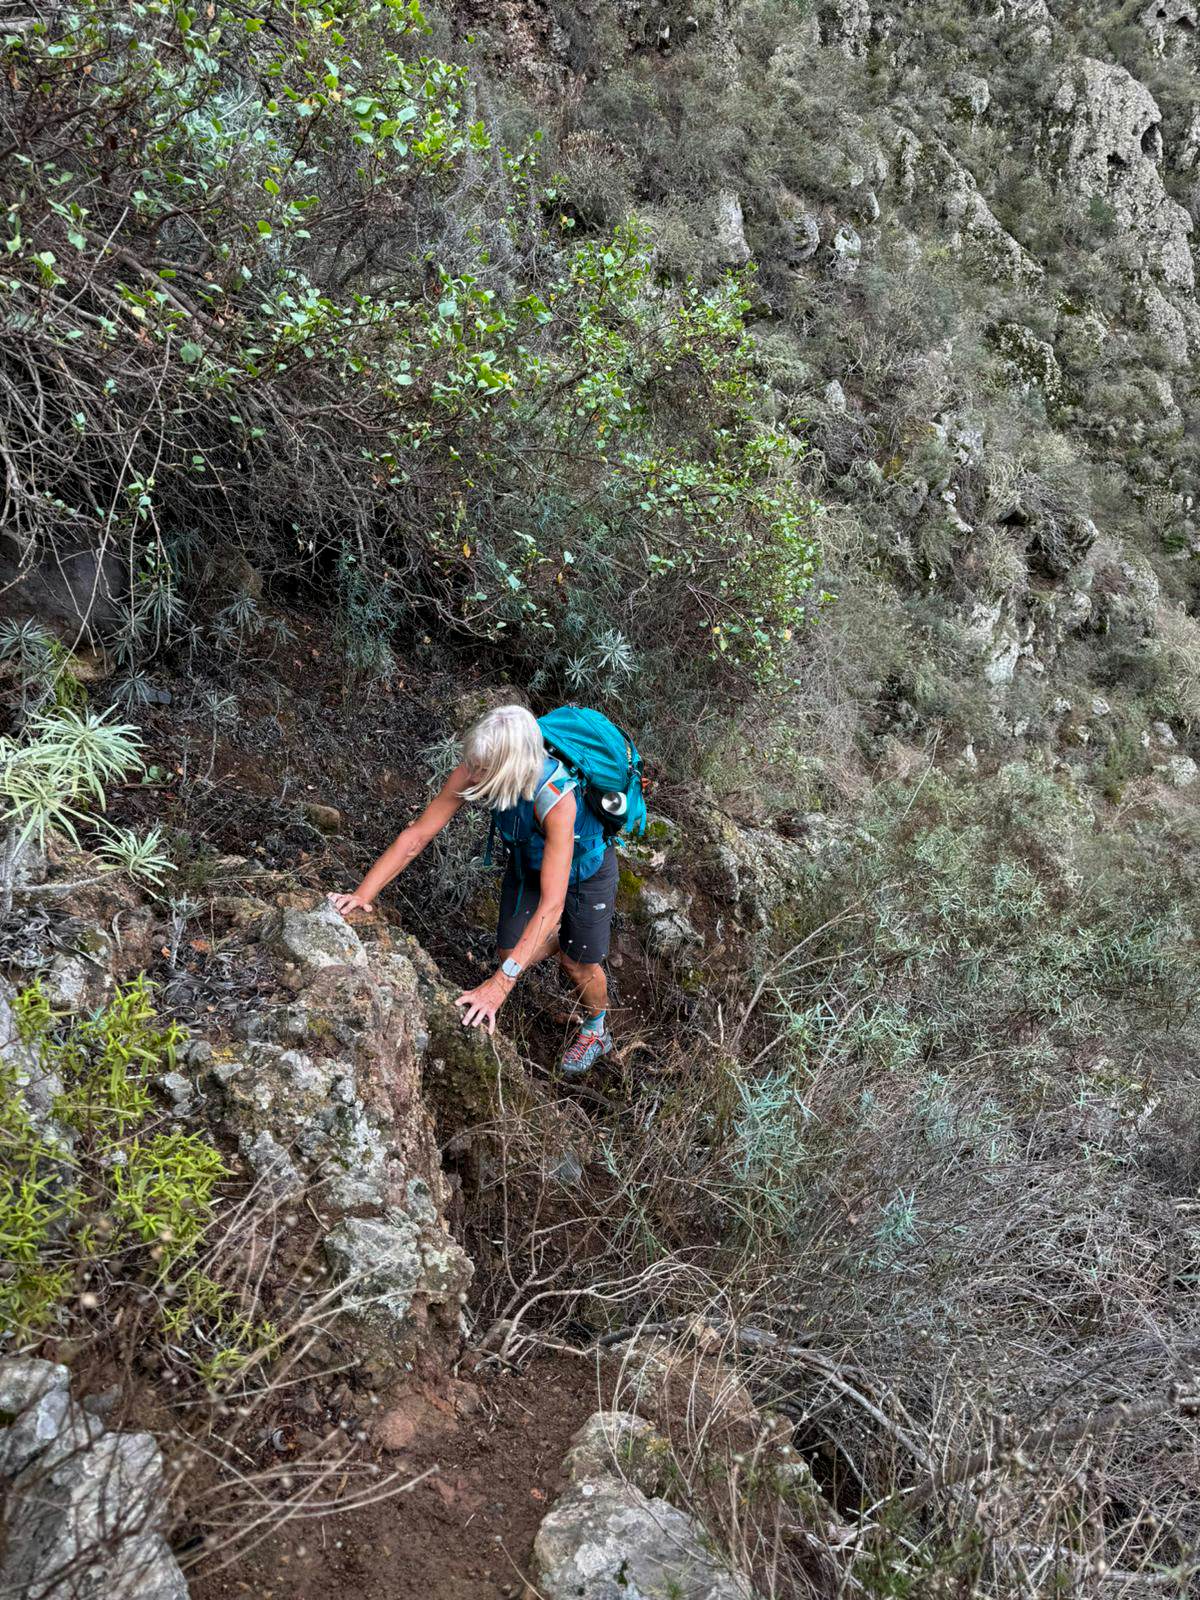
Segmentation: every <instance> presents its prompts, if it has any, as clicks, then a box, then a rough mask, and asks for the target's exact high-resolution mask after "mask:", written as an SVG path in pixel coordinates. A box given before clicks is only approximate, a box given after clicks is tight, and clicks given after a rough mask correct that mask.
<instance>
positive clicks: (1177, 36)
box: [1138, 0, 1200, 56]
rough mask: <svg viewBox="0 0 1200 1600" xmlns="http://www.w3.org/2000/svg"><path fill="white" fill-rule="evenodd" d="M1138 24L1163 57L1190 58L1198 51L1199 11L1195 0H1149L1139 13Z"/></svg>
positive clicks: (1156, 51)
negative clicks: (1191, 54)
mask: <svg viewBox="0 0 1200 1600" xmlns="http://www.w3.org/2000/svg"><path fill="white" fill-rule="evenodd" d="M1138 21H1139V22H1140V23H1141V25H1142V27H1143V28H1145V30H1146V32H1147V33H1148V34H1149V35H1150V39H1151V41H1152V42H1153V44H1154V49H1155V53H1156V54H1157V55H1160V56H1176V55H1188V54H1190V53H1191V52H1193V51H1194V50H1195V49H1196V36H1197V29H1200V8H1198V7H1197V6H1196V5H1195V4H1194V0H1150V3H1149V4H1148V5H1146V6H1144V7H1143V8H1142V10H1141V11H1139V12H1138Z"/></svg>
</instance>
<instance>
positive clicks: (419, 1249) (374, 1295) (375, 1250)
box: [325, 1214, 474, 1340]
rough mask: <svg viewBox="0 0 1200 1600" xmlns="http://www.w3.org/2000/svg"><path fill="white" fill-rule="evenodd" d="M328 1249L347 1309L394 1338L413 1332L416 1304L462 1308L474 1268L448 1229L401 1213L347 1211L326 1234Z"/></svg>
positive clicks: (367, 1323) (423, 1306)
mask: <svg viewBox="0 0 1200 1600" xmlns="http://www.w3.org/2000/svg"><path fill="white" fill-rule="evenodd" d="M325 1254H326V1256H327V1258H328V1260H329V1263H330V1266H331V1267H332V1268H333V1270H334V1272H335V1273H336V1274H337V1277H338V1279H339V1282H340V1283H341V1285H342V1290H343V1301H342V1303H343V1307H344V1309H345V1310H346V1312H347V1313H348V1314H349V1315H350V1316H352V1317H355V1318H356V1319H357V1320H359V1321H361V1322H364V1323H365V1324H366V1325H367V1326H368V1327H371V1328H374V1329H376V1330H377V1331H378V1332H380V1333H383V1334H384V1335H386V1336H387V1337H388V1338H391V1339H401V1340H402V1339H406V1338H410V1337H411V1336H412V1334H413V1332H414V1327H415V1323H414V1310H417V1311H421V1310H424V1308H425V1307H426V1306H433V1307H440V1308H442V1309H444V1310H450V1309H453V1310H454V1311H455V1312H457V1307H458V1303H459V1301H458V1297H459V1295H460V1294H463V1293H465V1291H466V1288H467V1285H468V1284H469V1283H470V1281H471V1275H472V1272H473V1270H474V1269H473V1267H472V1264H471V1261H470V1259H469V1258H468V1257H467V1256H466V1255H465V1253H464V1252H463V1250H462V1249H461V1248H460V1247H459V1246H458V1245H457V1244H456V1243H455V1242H454V1240H453V1239H451V1238H450V1236H449V1235H448V1234H444V1233H441V1232H440V1230H437V1229H433V1228H421V1227H419V1226H418V1224H417V1223H416V1222H414V1221H413V1219H412V1218H411V1217H406V1216H402V1215H399V1214H393V1215H392V1216H391V1217H389V1218H388V1219H386V1220H383V1219H380V1218H375V1217H346V1218H345V1219H344V1220H343V1221H342V1222H339V1223H338V1225H337V1227H336V1228H334V1230H333V1232H332V1233H330V1234H329V1236H328V1238H327V1239H326V1240H325ZM418 1300H419V1301H420V1302H421V1305H420V1307H417V1306H416V1302H417V1301H418Z"/></svg>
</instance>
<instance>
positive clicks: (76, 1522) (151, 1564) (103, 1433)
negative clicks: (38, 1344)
mask: <svg viewBox="0 0 1200 1600" xmlns="http://www.w3.org/2000/svg"><path fill="white" fill-rule="evenodd" d="M0 1417H4V1418H8V1419H9V1420H8V1423H7V1426H5V1427H3V1428H0V1477H2V1478H3V1480H4V1483H5V1487H6V1489H7V1493H6V1496H5V1505H4V1525H3V1526H4V1540H5V1543H4V1555H3V1557H2V1558H0V1592H3V1593H5V1594H9V1593H11V1594H14V1595H21V1596H22V1597H23V1600H85V1597H87V1600H91V1597H96V1600H99V1597H100V1596H103V1597H104V1600H187V1593H188V1590H187V1584H186V1583H185V1581H184V1577H183V1574H182V1572H181V1571H180V1570H179V1566H178V1564H177V1562H176V1561H175V1558H174V1556H173V1555H172V1554H171V1551H170V1548H169V1546H168V1545H167V1543H166V1540H165V1539H164V1538H163V1536H162V1531H161V1526H162V1519H163V1515H164V1509H165V1504H166V1485H165V1481H164V1475H163V1462H162V1456H161V1454H160V1453H159V1449H158V1446H157V1445H156V1444H155V1442H154V1440H153V1438H152V1437H151V1436H150V1434H148V1433H117V1432H112V1433H110V1432H109V1431H108V1430H107V1429H106V1428H105V1426H104V1423H103V1422H102V1421H101V1420H100V1419H99V1418H98V1417H97V1416H96V1415H95V1414H94V1413H91V1412H88V1411H87V1410H85V1409H84V1408H83V1407H80V1406H77V1405H76V1404H75V1403H74V1402H73V1401H72V1398H71V1395H70V1389H69V1376H68V1372H67V1369H66V1367H64V1366H60V1365H57V1364H55V1363H53V1362H49V1361H35V1360H28V1359H22V1358H13V1359H9V1360H7V1361H0Z"/></svg>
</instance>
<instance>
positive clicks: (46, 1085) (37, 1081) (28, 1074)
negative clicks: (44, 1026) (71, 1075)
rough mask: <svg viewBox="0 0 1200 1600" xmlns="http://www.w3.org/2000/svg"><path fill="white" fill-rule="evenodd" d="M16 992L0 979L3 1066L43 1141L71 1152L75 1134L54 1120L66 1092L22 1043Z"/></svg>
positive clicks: (0, 1048)
mask: <svg viewBox="0 0 1200 1600" xmlns="http://www.w3.org/2000/svg"><path fill="white" fill-rule="evenodd" d="M16 994H17V991H16V989H14V988H13V987H12V985H11V984H8V983H6V982H5V981H4V980H3V979H0V1062H3V1064H4V1067H5V1069H6V1070H7V1071H8V1072H10V1073H11V1074H12V1081H13V1084H14V1086H15V1087H16V1089H17V1090H18V1092H19V1093H20V1095H21V1099H22V1100H23V1101H24V1104H25V1109H26V1111H27V1112H28V1113H29V1119H30V1121H31V1122H32V1123H33V1126H34V1127H35V1128H36V1129H37V1130H38V1132H39V1133H40V1134H41V1136H42V1137H43V1139H45V1140H46V1142H47V1143H49V1144H51V1145H55V1146H57V1147H58V1148H59V1149H61V1150H64V1151H66V1150H69V1149H70V1148H71V1146H72V1145H73V1144H74V1142H75V1136H74V1134H73V1133H72V1132H71V1131H70V1130H69V1129H67V1128H64V1127H63V1126H62V1125H61V1124H59V1123H57V1122H56V1121H55V1120H54V1115H53V1112H54V1103H55V1101H56V1100H57V1099H58V1097H59V1095H61V1094H62V1092H63V1083H62V1079H61V1078H60V1077H59V1075H58V1073H56V1072H53V1071H50V1070H49V1069H47V1068H46V1067H44V1066H43V1065H42V1063H41V1061H40V1060H39V1059H38V1055H37V1052H36V1051H35V1050H32V1049H31V1048H30V1047H29V1046H28V1045H26V1044H24V1043H23V1042H22V1040H21V1036H20V1034H19V1033H18V1032H17V1019H16V1016H15V1015H14V1013H13V1008H12V1002H13V1000H14V999H15V998H16Z"/></svg>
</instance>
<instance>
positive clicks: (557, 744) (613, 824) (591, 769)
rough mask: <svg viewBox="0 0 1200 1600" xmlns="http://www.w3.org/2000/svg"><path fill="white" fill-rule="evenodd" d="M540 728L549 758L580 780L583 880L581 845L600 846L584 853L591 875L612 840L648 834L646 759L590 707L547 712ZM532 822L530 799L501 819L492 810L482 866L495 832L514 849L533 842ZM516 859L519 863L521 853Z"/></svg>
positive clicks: (488, 858) (489, 861) (577, 863)
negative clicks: (583, 813)
mask: <svg viewBox="0 0 1200 1600" xmlns="http://www.w3.org/2000/svg"><path fill="white" fill-rule="evenodd" d="M538 726H539V728H541V730H542V739H543V741H544V743H545V746H546V754H547V756H549V757H551V759H552V761H556V762H558V763H560V764H561V766H562V767H564V768H565V769H566V771H567V773H568V774H569V775H570V776H571V777H572V778H574V779H575V780H576V782H577V784H578V785H579V790H578V792H579V795H580V797H581V799H582V801H583V803H584V805H585V806H586V807H587V825H586V826H584V827H583V829H582V830H581V829H580V827H579V822H578V821H577V822H576V861H575V870H576V871H578V872H579V874H580V876H587V873H586V872H584V871H583V867H584V865H585V861H584V859H581V857H580V854H579V852H580V849H581V847H582V844H581V841H584V840H589V839H590V840H595V841H596V842H595V844H594V845H593V846H592V847H591V848H590V849H584V856H585V857H586V865H587V870H588V872H591V871H594V870H595V868H596V866H597V865H598V864H599V858H601V857H602V856H603V854H604V849H605V846H606V845H607V844H608V843H609V841H610V840H611V839H614V838H615V837H616V836H617V835H618V834H620V833H642V832H644V830H645V827H646V799H645V795H644V794H643V792H642V758H641V756H640V755H639V754H638V749H637V746H636V745H635V744H634V742H633V740H632V739H631V738H630V737H629V735H628V734H627V733H626V732H625V731H624V730H623V729H621V728H619V727H618V726H617V725H616V723H615V722H611V721H610V720H609V718H608V717H606V716H604V714H603V713H602V712H599V711H591V710H589V709H588V708H587V707H586V706H559V708H558V710H557V711H548V712H547V713H546V715H545V716H544V717H539V718H538ZM553 770H557V769H553ZM498 816H499V824H498ZM533 818H534V804H533V802H532V801H529V800H523V801H520V802H518V804H517V805H516V806H513V807H511V808H510V810H509V811H508V812H506V813H503V814H502V815H500V814H498V813H496V812H495V811H493V813H492V826H491V832H490V833H489V835H488V842H487V850H486V851H485V853H484V858H483V861H484V865H485V866H489V867H490V866H491V864H492V847H493V845H494V843H495V839H496V834H497V832H499V834H500V836H501V837H502V838H503V839H504V842H505V844H506V845H508V847H509V849H510V850H511V849H513V847H514V846H517V845H519V844H521V843H522V841H525V840H528V839H529V837H530V833H531V830H532V828H533V825H534V822H533ZM597 834H599V838H598V839H597V838H596V836H597ZM593 858H594V859H593ZM517 859H518V862H520V859H521V858H520V855H519V854H518V858H517Z"/></svg>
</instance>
